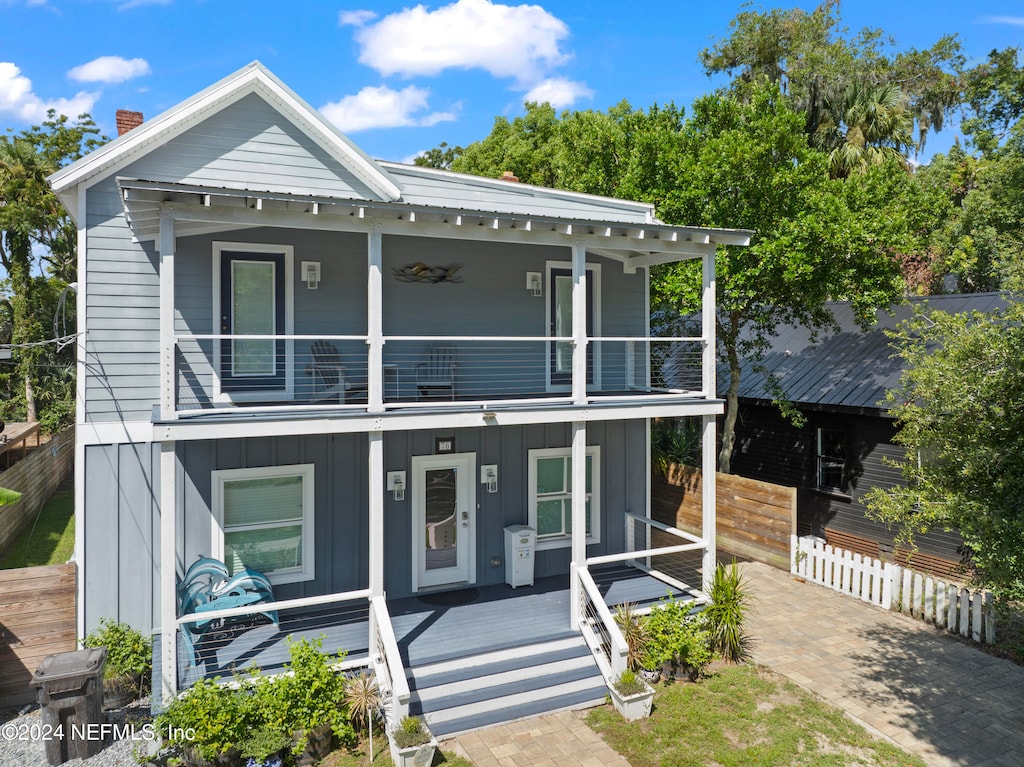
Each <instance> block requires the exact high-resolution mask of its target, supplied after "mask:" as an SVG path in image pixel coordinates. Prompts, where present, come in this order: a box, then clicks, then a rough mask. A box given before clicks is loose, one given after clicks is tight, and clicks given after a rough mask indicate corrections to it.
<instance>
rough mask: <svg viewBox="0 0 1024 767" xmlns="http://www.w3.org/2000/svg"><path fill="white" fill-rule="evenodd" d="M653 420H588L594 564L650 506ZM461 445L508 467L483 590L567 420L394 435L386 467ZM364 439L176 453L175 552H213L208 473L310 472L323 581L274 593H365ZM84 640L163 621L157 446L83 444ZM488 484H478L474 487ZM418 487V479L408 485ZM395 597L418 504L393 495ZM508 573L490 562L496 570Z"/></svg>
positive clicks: (407, 466)
mask: <svg viewBox="0 0 1024 767" xmlns="http://www.w3.org/2000/svg"><path fill="white" fill-rule="evenodd" d="M645 429H646V424H645V422H644V421H640V420H638V421H609V422H598V423H592V424H589V425H588V427H587V443H588V444H589V445H600V446H601V466H602V471H601V476H600V482H601V541H600V543H598V544H594V545H592V546H590V547H589V550H588V554H590V555H595V556H596V555H599V554H604V553H609V552H618V551H622V549H623V545H624V543H623V541H624V535H625V533H624V523H623V517H622V514H623V512H626V511H632V512H634V513H640V514H642V513H644V511H645V509H646V503H647V498H646V493H647V482H646V473H645V468H646V458H645V456H646V449H647V441H646V434H645ZM440 436H445V437H454V439H455V450H456V451H457V452H460V453H476V459H477V466H478V467H479V466H480V465H483V464H490V463H494V464H497V465H498V477H499V491H498V492H497V493H487V492H486V490H485V489H484V488H483V487H482V486H480V485H477V522H476V537H475V545H476V563H477V571H476V577H477V583H478V584H479V585H488V584H495V583H503V582H504V580H505V567H504V561H503V560H504V532H503V531H504V528H505V526H507V525H513V524H525V523H526V522H527V520H528V510H527V502H528V501H527V499H528V487H527V475H528V468H529V463H528V460H529V459H528V451H529V450H531V449H534V448H548V447H568V446H569V445H570V444H571V425H570V424H540V425H531V426H522V427H518V426H517V427H497V428H485V429H455V430H449V431H436V432H435V431H419V432H395V433H388V434H386V435H385V437H384V463H385V470H386V471H406V472H409V471H411V468H412V461H411V457H412V456H413V455H431V454H432V453H433V450H434V439H435V437H440ZM367 445H368V442H367V438H366V436H365V435H362V434H339V435H324V436H307V437H274V438H261V439H231V440H210V441H197V442H187V443H182V444H180V445H179V446H178V449H177V455H178V466H179V469H178V477H177V483H176V484H177V494H178V503H179V509H178V533H177V535H178V552H179V563H178V564H179V567H181V568H182V569H184V567H185V566H186V565H187V564H190V563H191V562H193V561H194V560H195V559H196V557H198V556H200V555H208V554H210V542H211V538H212V535H213V524H214V522H213V513H212V493H213V483H212V474H211V473H212V472H213V471H214V470H216V469H238V468H253V467H260V466H282V465H298V464H313V466H314V476H315V479H314V483H315V486H314V510H315V511H314V528H315V560H314V561H315V577H314V579H313V580H310V581H304V582H299V583H291V584H282V585H278V586H275V587H274V595H275V596H276V597H277V598H279V599H290V598H297V597H303V596H313V595H318V594H324V593H331V592H338V591H349V590H353V589H361V588H366V586H367V577H368V576H367V564H366V560H367V550H368V529H369V518H368V514H369V512H368V509H369V489H368V485H367V465H368V447H367ZM85 456H86V509H85V514H84V515H83V516H84V518H83V520H82V522H83V524H84V525H85V529H86V538H85V551H86V556H85V566H84V568H83V573H82V575H81V577H84V578H86V587H85V595H86V603H85V605H83V606H82V609H84V611H85V622H86V630H87V631H89V630H92V629H93V628H95V627H96V626H97V625H98V624H99V621H100V619H101V618H113V619H116V620H123V621H126V622H128V623H131V624H132V625H133V626H135V627H137V628H139V629H140V630H142V631H147V632H148V631H151V630H153V629H154V628H155V627H157V626H158V624H159V592H158V590H159V577H160V575H159V571H160V567H159V550H160V542H159V539H160V512H159V503H158V498H157V494H158V493H159V486H160V480H159V477H160V466H159V447H158V446H156V445H118V446H90V447H87V448H86V453H85ZM473 479H474V480H475V479H478V478H477V477H474V478H473ZM410 480H411V477H410ZM384 529H385V531H386V534H387V541H386V545H385V589H386V591H387V594H388V596H389V597H392V598H397V597H402V596H408V595H409V594H411V593H412V570H411V567H412V561H413V557H412V505H411V496H410V495H406V499H405V500H404V501H395V500H394V499H393V497H392V496H391V494H387V495H385V507H384ZM569 557H570V551H569V549H568V548H564V549H554V550H549V551H541V552H538V553H537V557H536V575H537V577H543V576H546V575H559V574H568V572H569ZM495 559H497V560H499V564H492V562H493V560H495Z"/></svg>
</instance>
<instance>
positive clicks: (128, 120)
mask: <svg viewBox="0 0 1024 767" xmlns="http://www.w3.org/2000/svg"><path fill="white" fill-rule="evenodd" d="M140 125H142V112H131V111H129V110H127V109H118V110H117V135H118V136H123V135H124V134H125V133H127V132H128V131H130V130H131V129H132V128H138V127H139V126H140Z"/></svg>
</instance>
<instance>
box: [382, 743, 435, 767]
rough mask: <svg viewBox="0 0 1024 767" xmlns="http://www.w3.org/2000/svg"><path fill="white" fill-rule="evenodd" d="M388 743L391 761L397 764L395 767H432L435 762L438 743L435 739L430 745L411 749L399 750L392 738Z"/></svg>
mask: <svg viewBox="0 0 1024 767" xmlns="http://www.w3.org/2000/svg"><path fill="white" fill-rule="evenodd" d="M388 743H389V744H390V746H391V761H392V762H394V763H395V767H430V765H431V764H433V762H434V752H435V751H437V741H436V740H434V739H433V738H431V739H430V742H429V743H424V744H423V745H421V746H409V748H399V747H398V746H396V745H395V741H394V740H392V739H391V738H388Z"/></svg>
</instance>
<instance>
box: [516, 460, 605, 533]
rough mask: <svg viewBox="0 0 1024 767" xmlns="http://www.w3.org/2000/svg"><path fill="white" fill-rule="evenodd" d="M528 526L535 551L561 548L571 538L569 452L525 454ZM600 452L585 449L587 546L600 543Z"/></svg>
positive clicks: (570, 468) (570, 469) (570, 465)
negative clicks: (532, 531)
mask: <svg viewBox="0 0 1024 767" xmlns="http://www.w3.org/2000/svg"><path fill="white" fill-rule="evenodd" d="M529 458H530V468H529V483H530V507H529V523H530V526H531V527H533V528H535V529H536V530H537V548H538V549H545V548H562V547H565V546H568V545H570V542H571V537H572V449H571V448H567V447H556V448H546V449H543V450H531V451H530V453H529ZM600 476H601V449H600V448H599V447H597V446H591V447H588V448H587V486H586V487H587V543H597V542H599V541H600V540H601V525H600V520H601V501H600V485H601V482H600Z"/></svg>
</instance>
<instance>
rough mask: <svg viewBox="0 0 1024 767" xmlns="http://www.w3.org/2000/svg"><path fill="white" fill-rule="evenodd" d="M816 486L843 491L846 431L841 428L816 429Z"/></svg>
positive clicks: (822, 488)
mask: <svg viewBox="0 0 1024 767" xmlns="http://www.w3.org/2000/svg"><path fill="white" fill-rule="evenodd" d="M817 463H818V487H819V488H820V489H821V490H834V491H838V492H845V488H844V486H843V477H844V476H845V474H846V432H845V431H843V430H842V429H821V428H819V429H818V440H817Z"/></svg>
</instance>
